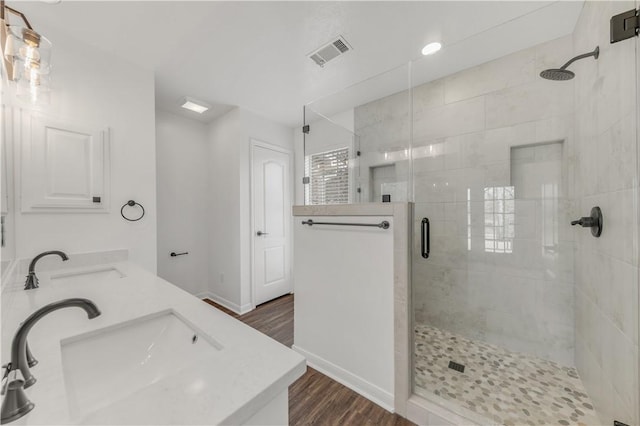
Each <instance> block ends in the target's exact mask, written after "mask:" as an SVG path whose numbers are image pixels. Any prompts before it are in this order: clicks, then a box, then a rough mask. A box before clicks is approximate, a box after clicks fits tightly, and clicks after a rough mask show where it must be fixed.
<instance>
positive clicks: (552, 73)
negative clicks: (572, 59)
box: [540, 68, 576, 81]
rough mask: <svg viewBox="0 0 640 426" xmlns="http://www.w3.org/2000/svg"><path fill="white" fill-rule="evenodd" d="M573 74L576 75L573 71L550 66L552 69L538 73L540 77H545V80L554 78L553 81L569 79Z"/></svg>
mask: <svg viewBox="0 0 640 426" xmlns="http://www.w3.org/2000/svg"><path fill="white" fill-rule="evenodd" d="M575 76H576V75H575V74H574V73H573V71H569V70H563V69H562V68H560V69H556V68H552V69H548V70H544V71H542V72H541V73H540V77H542V78H546V79H547V80H554V81H564V80H571V79H572V78H573V77H575Z"/></svg>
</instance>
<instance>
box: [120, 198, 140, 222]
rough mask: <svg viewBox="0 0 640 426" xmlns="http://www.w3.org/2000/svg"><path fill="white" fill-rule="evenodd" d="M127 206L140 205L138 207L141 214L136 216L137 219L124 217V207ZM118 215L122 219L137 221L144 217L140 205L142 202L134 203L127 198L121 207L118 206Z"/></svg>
mask: <svg viewBox="0 0 640 426" xmlns="http://www.w3.org/2000/svg"><path fill="white" fill-rule="evenodd" d="M127 206H130V207H133V206H140V208H141V209H142V214H141V215H140V217H139V218H137V219H129V218H128V217H126V216H125V215H124V208H125V207H127ZM120 216H122V217H123V218H124V219H126V220H128V221H129V222H137V221H139V220H140V219H142V218H143V217H144V207H142V204H140V203H136V202H135V201H133V200H129V201H127V202H126V203H125V204H123V205H122V207H121V208H120Z"/></svg>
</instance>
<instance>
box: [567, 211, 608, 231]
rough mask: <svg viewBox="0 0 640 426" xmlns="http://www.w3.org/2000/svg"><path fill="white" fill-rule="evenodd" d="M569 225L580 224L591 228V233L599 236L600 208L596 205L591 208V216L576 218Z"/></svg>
mask: <svg viewBox="0 0 640 426" xmlns="http://www.w3.org/2000/svg"><path fill="white" fill-rule="evenodd" d="M571 225H572V226H575V225H580V226H582V227H583V228H591V235H593V236H594V237H596V238H597V237H599V236H600V234H602V210H600V207H598V206H596V207H594V208H592V209H591V216H583V217H581V218H580V219H578V220H572V221H571Z"/></svg>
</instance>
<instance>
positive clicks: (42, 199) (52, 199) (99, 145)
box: [14, 111, 110, 213]
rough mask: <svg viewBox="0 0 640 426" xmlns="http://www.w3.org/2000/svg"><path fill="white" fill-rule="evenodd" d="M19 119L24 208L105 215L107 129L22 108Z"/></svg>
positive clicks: (107, 181) (107, 183) (28, 210)
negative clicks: (30, 111) (100, 213)
mask: <svg viewBox="0 0 640 426" xmlns="http://www.w3.org/2000/svg"><path fill="white" fill-rule="evenodd" d="M20 122H21V123H20V126H19V127H20V132H21V134H20V135H19V138H20V140H21V145H22V155H21V177H22V182H21V195H22V197H21V206H22V212H23V213H33V212H47V213H50V212H59V213H65V212H73V213H76V212H105V213H106V212H107V210H108V201H109V200H108V190H109V145H110V144H109V137H110V135H109V129H108V128H105V127H99V126H91V125H86V124H81V123H73V122H70V121H65V120H61V119H57V118H53V117H49V116H45V115H40V114H37V113H28V112H25V111H22V113H21V119H20ZM14 135H15V134H14Z"/></svg>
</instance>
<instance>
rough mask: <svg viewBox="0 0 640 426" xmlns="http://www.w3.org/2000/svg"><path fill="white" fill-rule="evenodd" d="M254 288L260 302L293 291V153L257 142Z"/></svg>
mask: <svg viewBox="0 0 640 426" xmlns="http://www.w3.org/2000/svg"><path fill="white" fill-rule="evenodd" d="M252 157H253V182H252V194H253V200H252V201H253V203H252V207H253V212H252V213H253V275H252V276H253V289H254V292H253V294H254V301H253V302H254V304H255V305H259V304H261V303H264V302H267V301H269V300H271V299H275V298H276V297H280V296H282V295H284V294H287V293H291V292H292V291H293V287H292V283H291V191H290V182H289V180H290V178H289V177H290V166H289V161H290V156H289V154H288V153H286V152H282V151H279V150H277V149H276V148H274V149H271V148H269V147H267V146H265V145H262V144H260V145H257V144H254V145H253V149H252Z"/></svg>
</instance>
